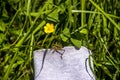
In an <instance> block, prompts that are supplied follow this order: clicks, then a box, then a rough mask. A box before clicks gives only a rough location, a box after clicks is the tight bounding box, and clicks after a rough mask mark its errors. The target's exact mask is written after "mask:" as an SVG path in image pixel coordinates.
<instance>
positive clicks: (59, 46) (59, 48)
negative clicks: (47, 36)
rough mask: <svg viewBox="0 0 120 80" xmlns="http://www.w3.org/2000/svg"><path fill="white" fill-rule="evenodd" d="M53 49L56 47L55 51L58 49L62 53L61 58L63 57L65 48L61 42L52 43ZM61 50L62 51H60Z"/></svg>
mask: <svg viewBox="0 0 120 80" xmlns="http://www.w3.org/2000/svg"><path fill="white" fill-rule="evenodd" d="M52 49H54V51H53V53H54V52H55V51H56V52H57V53H59V54H60V55H61V59H62V55H63V54H64V52H65V50H64V49H62V45H61V44H58V43H55V44H53V45H52ZM60 50H61V51H62V52H60Z"/></svg>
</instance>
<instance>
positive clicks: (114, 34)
mask: <svg viewBox="0 0 120 80" xmlns="http://www.w3.org/2000/svg"><path fill="white" fill-rule="evenodd" d="M46 24H51V26H53V27H54V30H52V32H48V33H46V32H44V29H45V28H44V26H45V25H46ZM56 43H57V44H59V45H62V46H63V47H64V46H75V47H76V48H80V47H81V46H85V47H87V48H88V49H90V50H91V51H92V53H93V54H92V55H91V56H90V57H92V58H93V62H94V69H92V71H93V73H94V75H95V77H96V80H118V79H119V78H120V0H0V80H30V79H33V78H34V66H33V51H34V50H38V49H43V48H51V47H52V45H53V44H56Z"/></svg>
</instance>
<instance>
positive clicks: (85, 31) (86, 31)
mask: <svg viewBox="0 0 120 80" xmlns="http://www.w3.org/2000/svg"><path fill="white" fill-rule="evenodd" d="M80 33H82V34H88V30H87V29H82V30H81V31H80Z"/></svg>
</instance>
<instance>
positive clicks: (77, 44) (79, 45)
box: [70, 38, 82, 48]
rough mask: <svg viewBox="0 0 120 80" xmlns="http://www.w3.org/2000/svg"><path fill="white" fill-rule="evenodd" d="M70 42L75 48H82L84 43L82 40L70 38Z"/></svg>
mask: <svg viewBox="0 0 120 80" xmlns="http://www.w3.org/2000/svg"><path fill="white" fill-rule="evenodd" d="M70 40H71V42H72V43H73V45H74V46H75V47H77V48H80V47H81V44H82V42H81V41H80V40H77V39H74V38H70Z"/></svg>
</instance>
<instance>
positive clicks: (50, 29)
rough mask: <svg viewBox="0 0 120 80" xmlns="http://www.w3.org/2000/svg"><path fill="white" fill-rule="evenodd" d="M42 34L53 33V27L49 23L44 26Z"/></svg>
mask: <svg viewBox="0 0 120 80" xmlns="http://www.w3.org/2000/svg"><path fill="white" fill-rule="evenodd" d="M44 32H45V33H47V34H49V33H52V32H54V25H53V24H50V23H47V24H46V25H45V26H44Z"/></svg>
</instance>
